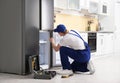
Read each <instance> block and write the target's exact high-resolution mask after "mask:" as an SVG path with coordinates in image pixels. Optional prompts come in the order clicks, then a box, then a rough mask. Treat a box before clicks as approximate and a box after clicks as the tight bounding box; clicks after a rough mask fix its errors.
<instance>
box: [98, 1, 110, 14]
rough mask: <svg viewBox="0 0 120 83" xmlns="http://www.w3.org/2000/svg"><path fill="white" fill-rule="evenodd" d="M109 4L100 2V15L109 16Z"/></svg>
mask: <svg viewBox="0 0 120 83" xmlns="http://www.w3.org/2000/svg"><path fill="white" fill-rule="evenodd" d="M109 7H110V6H109V2H108V1H103V0H101V1H100V2H99V14H100V15H109V11H108V10H109Z"/></svg>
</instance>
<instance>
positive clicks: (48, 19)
mask: <svg viewBox="0 0 120 83" xmlns="http://www.w3.org/2000/svg"><path fill="white" fill-rule="evenodd" d="M53 2H54V0H40V18H41V21H40V30H39V66H40V67H42V69H49V68H50V67H52V48H51V44H50V41H49V39H50V37H51V36H52V30H53V27H54V3H53Z"/></svg>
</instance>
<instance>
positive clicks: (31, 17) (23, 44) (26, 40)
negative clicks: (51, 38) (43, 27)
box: [0, 0, 39, 74]
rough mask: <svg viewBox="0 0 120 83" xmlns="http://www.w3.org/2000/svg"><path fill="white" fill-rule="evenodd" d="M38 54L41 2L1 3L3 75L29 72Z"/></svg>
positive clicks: (0, 0) (8, 0)
mask: <svg viewBox="0 0 120 83" xmlns="http://www.w3.org/2000/svg"><path fill="white" fill-rule="evenodd" d="M38 54H39V0H0V72H7V73H15V74H27V73H29V66H28V57H29V56H31V55H38Z"/></svg>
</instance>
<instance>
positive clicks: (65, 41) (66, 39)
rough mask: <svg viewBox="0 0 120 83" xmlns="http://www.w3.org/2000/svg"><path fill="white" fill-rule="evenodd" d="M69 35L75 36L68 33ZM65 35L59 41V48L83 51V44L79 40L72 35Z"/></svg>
mask: <svg viewBox="0 0 120 83" xmlns="http://www.w3.org/2000/svg"><path fill="white" fill-rule="evenodd" d="M69 33H73V34H75V35H77V34H76V33H75V32H72V31H70V32H69ZM69 33H68V34H66V35H65V36H63V38H62V39H61V40H60V43H59V44H60V46H66V47H70V48H72V49H74V50H83V49H85V46H84V42H83V40H82V39H81V38H79V37H77V36H75V35H72V34H69ZM77 33H79V32H77Z"/></svg>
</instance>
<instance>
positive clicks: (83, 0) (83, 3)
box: [80, 0, 89, 9]
mask: <svg viewBox="0 0 120 83" xmlns="http://www.w3.org/2000/svg"><path fill="white" fill-rule="evenodd" d="M80 9H89V0H80Z"/></svg>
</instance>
